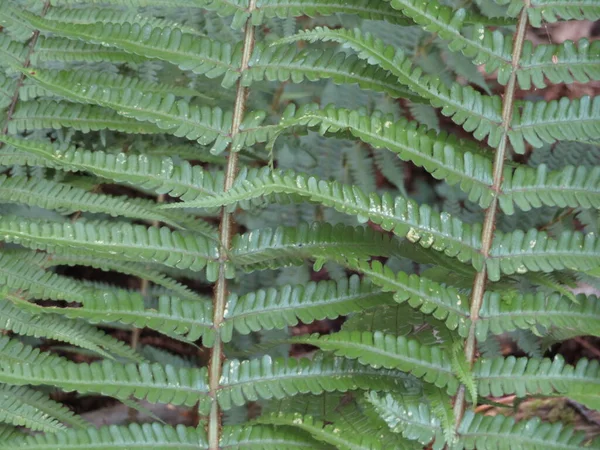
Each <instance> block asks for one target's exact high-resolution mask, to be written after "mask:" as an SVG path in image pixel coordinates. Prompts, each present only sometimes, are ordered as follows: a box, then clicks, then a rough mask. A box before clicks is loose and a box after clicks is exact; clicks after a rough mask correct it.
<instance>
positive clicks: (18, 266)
mask: <svg viewBox="0 0 600 450" xmlns="http://www.w3.org/2000/svg"><path fill="white" fill-rule="evenodd" d="M45 258H46V255H45V254H43V253H35V252H30V251H25V252H23V251H14V252H9V251H6V250H4V251H2V252H0V283H1V284H2V286H3V287H6V288H8V289H10V290H12V291H20V292H25V293H26V294H27V296H28V297H32V298H38V299H44V300H45V299H48V300H66V301H69V302H79V303H82V302H83V299H84V298H85V297H86V295H89V293H90V289H89V288H87V287H86V286H85V285H84V284H82V283H81V282H78V281H76V280H75V279H73V278H70V277H66V276H62V275H58V274H55V273H51V272H48V271H45V270H43V269H42V268H41V267H40V266H41V264H42V261H43V260H44V259H45Z"/></svg>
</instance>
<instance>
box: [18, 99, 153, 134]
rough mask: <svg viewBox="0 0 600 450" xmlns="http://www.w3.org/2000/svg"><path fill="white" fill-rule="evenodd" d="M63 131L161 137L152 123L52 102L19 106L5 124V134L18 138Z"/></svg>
mask: <svg viewBox="0 0 600 450" xmlns="http://www.w3.org/2000/svg"><path fill="white" fill-rule="evenodd" d="M62 127H69V128H73V129H75V130H80V131H83V132H85V133H88V132H90V131H98V130H114V131H122V132H126V133H140V134H158V133H161V129H160V128H159V127H157V126H156V125H154V124H153V123H149V122H140V121H138V120H135V119H132V118H129V117H123V116H121V115H119V114H117V113H116V112H115V111H111V110H110V109H107V108H101V107H98V106H95V105H80V104H75V103H70V102H62V101H61V102H57V101H54V100H33V101H27V102H19V103H18V104H17V108H16V109H15V113H14V115H13V119H12V120H11V121H10V122H9V124H8V131H9V132H10V133H11V134H17V133H21V132H23V131H33V130H41V129H45V128H55V129H60V128H62Z"/></svg>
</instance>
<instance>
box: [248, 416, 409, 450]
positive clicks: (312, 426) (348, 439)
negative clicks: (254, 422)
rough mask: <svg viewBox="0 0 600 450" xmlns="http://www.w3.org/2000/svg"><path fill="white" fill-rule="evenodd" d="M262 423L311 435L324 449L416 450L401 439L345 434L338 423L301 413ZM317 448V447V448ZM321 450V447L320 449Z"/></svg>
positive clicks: (266, 420) (264, 417) (271, 417)
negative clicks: (292, 428)
mask: <svg viewBox="0 0 600 450" xmlns="http://www.w3.org/2000/svg"><path fill="white" fill-rule="evenodd" d="M258 420H259V422H261V423H268V424H273V425H276V426H281V427H294V428H298V429H300V430H303V431H305V432H307V433H310V434H311V435H312V436H313V437H314V438H315V439H317V440H318V441H320V445H321V446H323V448H324V449H326V448H328V447H324V446H325V445H327V444H328V445H332V446H334V447H333V448H336V449H340V450H386V449H388V448H390V447H388V444H391V445H393V446H394V447H393V448H394V449H395V450H408V449H414V447H413V446H411V445H410V444H409V443H407V442H402V441H401V440H400V439H397V438H396V439H393V441H391V442H390V440H386V442H383V441H382V440H381V439H380V438H379V437H378V436H373V435H369V434H358V433H355V432H352V433H349V432H347V433H343V432H342V430H340V428H339V425H338V424H337V423H333V424H326V423H325V422H323V421H321V420H318V419H316V418H314V417H312V416H310V415H303V414H300V413H280V414H271V415H268V416H262V417H260V418H259V419H258ZM315 448H317V447H315ZM318 448H319V449H321V447H318Z"/></svg>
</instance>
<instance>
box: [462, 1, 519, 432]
mask: <svg viewBox="0 0 600 450" xmlns="http://www.w3.org/2000/svg"><path fill="white" fill-rule="evenodd" d="M529 4H530V0H524V5H523V9H522V10H521V14H520V16H519V22H518V24H517V29H516V32H515V35H514V38H513V51H512V62H511V65H512V71H511V74H510V78H509V80H508V83H507V84H506V88H505V89H504V95H503V99H502V125H501V126H502V139H501V140H500V144H499V145H498V149H497V150H496V155H495V158H494V169H493V170H494V177H493V183H492V190H493V191H494V193H495V195H494V197H493V198H492V203H491V204H490V206H489V208H488V209H487V210H486V212H485V218H484V221H483V230H482V233H481V253H482V255H483V261H484V264H483V268H482V269H481V271H480V272H478V273H477V275H476V276H475V280H474V282H473V294H472V296H471V310H470V317H471V326H470V328H469V335H468V337H467V340H466V342H465V356H466V358H467V361H468V362H469V364H470V366H471V367H473V364H474V363H475V357H476V350H477V347H476V344H477V340H476V339H475V331H476V327H477V322H478V320H479V311H480V310H481V306H482V305H483V297H484V294H485V285H486V281H487V265H486V261H487V259H488V258H489V256H490V250H491V248H492V243H493V240H494V229H495V228H496V216H497V210H498V195H499V194H500V191H501V189H502V174H503V172H504V162H505V160H506V153H507V150H508V132H509V131H510V127H511V122H512V117H513V105H514V98H515V90H516V88H517V69H518V68H519V61H520V59H521V54H522V52H523V43H524V41H525V33H526V31H527V8H529V6H530V5H529ZM465 405H466V388H465V386H464V385H461V386H460V388H459V390H458V394H457V395H456V400H455V403H454V416H455V421H456V422H455V428H456V429H458V426H459V425H460V422H461V421H462V418H463V415H464V413H465Z"/></svg>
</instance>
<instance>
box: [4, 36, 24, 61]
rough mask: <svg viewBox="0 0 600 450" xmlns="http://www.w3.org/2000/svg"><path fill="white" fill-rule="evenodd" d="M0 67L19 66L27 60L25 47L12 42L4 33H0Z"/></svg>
mask: <svg viewBox="0 0 600 450" xmlns="http://www.w3.org/2000/svg"><path fill="white" fill-rule="evenodd" d="M0 55H1V56H2V57H1V58H0V67H7V66H8V67H10V66H12V65H17V66H18V65H21V64H23V62H24V61H25V59H26V58H27V46H26V45H25V44H23V43H21V42H17V41H13V40H12V39H11V38H10V36H8V35H7V34H6V33H0Z"/></svg>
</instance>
